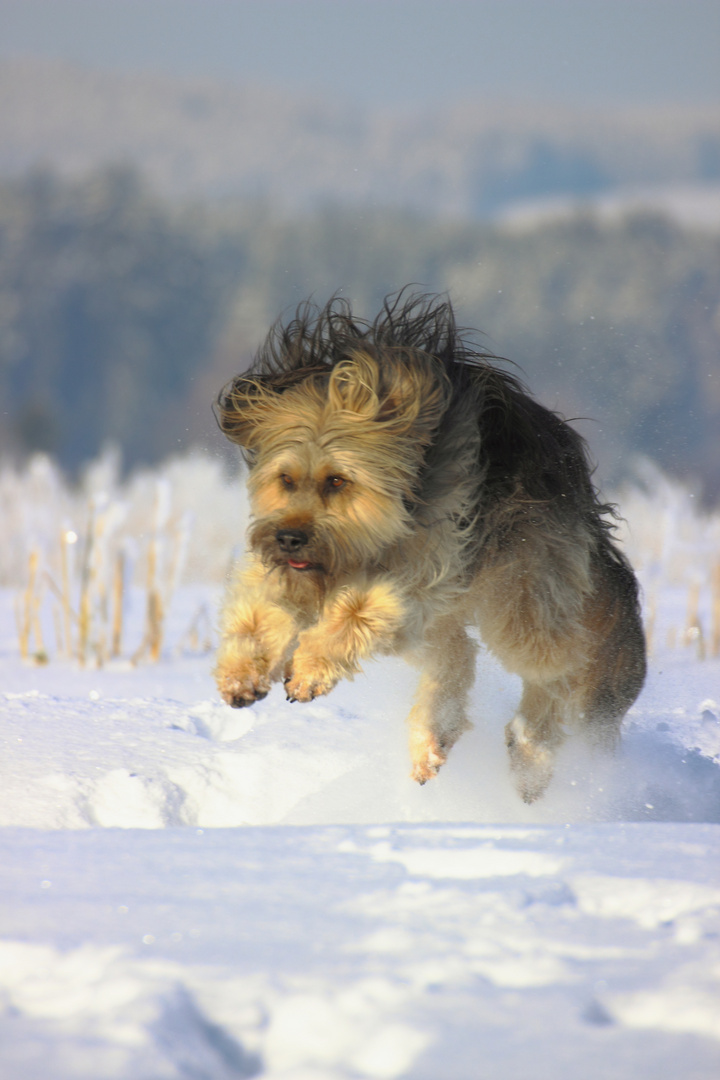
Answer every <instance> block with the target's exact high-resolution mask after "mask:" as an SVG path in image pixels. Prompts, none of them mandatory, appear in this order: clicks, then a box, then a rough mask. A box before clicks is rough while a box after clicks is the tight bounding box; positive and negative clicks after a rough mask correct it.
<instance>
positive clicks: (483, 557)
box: [215, 290, 645, 803]
mask: <svg viewBox="0 0 720 1080" xmlns="http://www.w3.org/2000/svg"><path fill="white" fill-rule="evenodd" d="M216 416H217V419H218V422H219V425H220V427H221V429H222V431H223V432H224V433H225V434H226V435H227V436H228V437H229V438H230V439H231V440H232V441H233V442H234V443H237V444H238V445H239V446H240V447H241V448H242V450H243V452H244V456H245V459H246V461H247V463H248V466H249V475H248V487H249V493H250V502H251V508H252V515H253V521H252V524H251V527H250V530H249V549H250V555H249V558H248V561H247V563H246V564H245V566H244V567H243V568H242V569H241V570H240V571H239V572H238V574H237V575H236V577H235V578H234V581H233V583H232V585H231V586H230V589H229V592H228V595H227V598H226V601H225V604H224V607H223V610H222V612H221V642H220V646H219V650H218V655H217V665H216V669H215V677H216V679H217V684H218V687H219V691H220V694H221V695H222V697H223V699H224V700H225V701H226V702H227V703H228V704H229V705H232V706H234V707H235V708H240V707H243V706H247V705H252V704H253V703H254V702H256V701H259V700H261V699H262V698H264V697H265V696H266V694H267V693H268V691H269V690H270V687H271V684H272V683H273V682H276V681H280V680H281V679H282V680H283V681H284V684H285V690H286V693H287V698H288V700H289V701H300V702H308V701H312V700H313V698H315V697H317V696H318V695H320V694H328V693H329V692H330V691H331V690H332V689H333V687H334V686H335V685H336V684H337V683H338V681H339V680H340V679H345V678H352V677H353V675H354V674H355V673H356V672H359V671H360V669H361V664H362V662H363V660H365V659H367V658H369V657H371V656H375V655H382V654H385V655H387V654H392V655H400V656H402V657H404V658H406V659H407V660H409V661H410V662H411V663H414V664H416V665H418V666H419V667H420V669H421V675H420V681H419V687H418V691H417V696H416V699H415V703H414V705H413V707H412V710H411V712H410V715H409V735H410V757H411V762H412V772H411V776H412V777H413V778H414V779H415V780H417V781H418V782H419V783H420V784H424V783H425V782H426V781H428V780H430V779H431V778H432V777H434V776H435V775H436V774H437V772H438V770H439V769H440V767H441V766H442V765H443V764H444V762H445V761H446V759H447V755H448V752H449V750H450V748H451V747H452V746H453V744H454V743H455V742H456V741H457V739H458V738H459V736H460V735H461V734H462V733H463V731H465V730H467V729H468V728H469V727H470V723H469V721H468V718H467V698H468V694H469V691H470V688H471V686H472V684H473V681H474V673H475V655H476V649H477V644H476V641H475V639H474V638H473V637H471V636H470V635H469V634H468V628H469V627H475V628H476V629H477V631H478V633H479V637H480V640H481V641H482V643H483V644H484V646H485V647H486V648H487V649H489V650H490V651H491V652H492V653H493V654H494V655H495V656H496V657H497V658H498V659H499V661H500V662H501V663H502V664H503V665H504V667H505V668H506V669H507V670H508V671H511V672H514V673H516V674H517V675H519V676H520V677H521V678H522V681H523V692H522V699H521V701H520V705H519V708H518V710H517V713H516V715H515V716H514V717H513V718H512V719H510V720H509V723H508V724H507V727H506V729H505V734H506V743H507V749H508V752H509V759H510V767H511V770H512V773H513V774H514V779H515V783H516V786H517V789H518V791H519V794H520V796H521V797H522V798H523V799H524V800H525V801H526V802H528V803H530V802H533V801H534V800H535V799H537V798H538V797H539V796H541V795H542V794H543V793H544V791H545V789H546V788H547V785H548V783H549V782H550V779H551V776H552V771H553V759H554V755H555V752H556V750H557V748H558V747H559V746H560V744H561V743H562V741H563V739H564V736H565V729H566V727H573V726H574V727H579V728H581V729H584V730H585V732H587V733H589V734H591V735H593V736H594V738H595V741H596V742H598V743H601V744H604V745H612V744H614V742H615V740H616V738H617V736H618V735H619V731H620V725H621V722H622V719H623V716H624V715H625V713H626V711H627V710H628V708H629V707H630V705H631V704H632V703H633V701H634V700H635V699H636V697H637V695H638V693H639V692H640V689H641V687H642V685H643V682H644V678H645V643H644V637H643V631H642V625H641V620H640V612H639V602H638V586H637V582H636V579H635V575H634V573H633V571H632V569H631V567H630V565H629V563H628V561H627V559H626V558H625V556H624V555H623V554H622V552H621V551H620V550H619V548H618V547H617V546H616V544H615V543H614V541H613V538H612V530H613V524H612V518H613V517H614V508H613V507H612V506H611V505H609V504H603V503H602V502H601V501H600V496H599V494H598V492H597V491H596V489H595V487H594V485H593V483H592V479H591V474H592V470H591V467H590V464H589V458H588V452H587V448H586V446H585V443H584V441H583V439H582V438H581V437H580V435H578V434H577V432H575V431H574V430H573V429H572V428H571V427H570V426H569V425H568V424H567V423H566V422H565V421H564V420H563V419H561V418H560V417H559V416H558V415H557V414H555V413H553V412H551V411H550V410H549V409H547V408H545V407H544V406H542V405H541V404H539V403H538V402H537V401H535V400H534V399H533V398H532V397H531V396H530V395H529V394H528V393H527V391H526V390H525V388H524V386H523V384H522V383H521V382H520V380H519V379H518V378H517V377H516V376H515V375H514V374H511V373H510V372H509V371H507V370H506V369H505V368H504V367H502V366H501V361H500V360H499V358H497V357H495V356H492V355H491V354H489V353H487V352H485V351H483V350H482V349H479V348H477V347H474V346H473V344H472V337H470V336H468V334H467V333H466V332H464V331H463V332H461V331H460V330H459V329H458V328H457V326H456V322H455V317H454V313H453V310H452V306H451V304H450V302H449V301H448V300H446V299H444V298H442V297H433V296H430V297H426V296H421V295H416V294H412V293H408V292H407V291H406V290H403V291H401V292H400V293H399V294H394V295H393V296H391V297H389V298H387V299H386V300H385V302H384V304H383V308H382V310H381V312H380V314H379V315H378V317H377V318H376V319H375V320H374V321H372V322H368V321H365V320H362V319H358V318H356V317H355V316H354V314H353V312H352V310H351V307H350V305H349V303H348V302H347V301H346V300H344V299H342V298H340V297H338V296H335V297H333V299H332V300H331V301H330V302H329V303H328V304H327V305H326V306H325V307H324V308H322V309H319V308H317V307H316V306H315V305H313V304H312V303H310V302H307V303H305V304H303V305H301V306H300V307H299V308H298V309H297V311H296V312H295V315H294V317H293V318H292V319H291V320H290V321H289V322H288V323H287V325H283V324H282V323H281V322H278V323H276V324H275V325H274V327H273V328H272V329H271V331H270V334H269V336H268V338H267V340H266V342H265V344H264V346H263V347H262V348H261V349H260V351H259V353H258V355H257V356H256V358H255V360H254V362H253V364H252V366H251V367H250V369H249V370H248V371H247V372H245V373H244V374H242V375H239V376H238V377H237V378H235V379H234V380H233V381H232V382H231V383H229V384H228V385H227V386H226V387H225V388H224V389H223V390H222V391H221V393H220V395H219V397H218V400H217V403H216Z"/></svg>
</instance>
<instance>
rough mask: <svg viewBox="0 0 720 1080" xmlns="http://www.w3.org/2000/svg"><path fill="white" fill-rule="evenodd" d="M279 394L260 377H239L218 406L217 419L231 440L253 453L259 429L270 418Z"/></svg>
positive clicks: (221, 397)
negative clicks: (255, 437)
mask: <svg viewBox="0 0 720 1080" xmlns="http://www.w3.org/2000/svg"><path fill="white" fill-rule="evenodd" d="M276 399H277V392H276V390H275V389H274V388H273V386H272V385H271V384H270V383H269V382H268V381H266V380H263V379H262V378H259V377H257V376H247V377H246V376H243V375H238V376H237V377H236V378H235V379H233V380H232V382H229V383H228V384H227V386H225V387H223V389H222V390H221V391H220V395H219V396H218V399H217V401H216V403H215V409H214V412H215V418H216V420H217V422H218V426H219V428H220V430H221V431H222V432H223V434H224V435H227V437H228V439H230V440H231V441H232V442H234V443H237V444H238V446H242V447H243V449H246V450H251V449H252V448H253V444H254V442H255V439H254V436H255V433H256V432H257V429H258V428H259V427H260V426H261V424H262V423H263V421H265V420H266V419H267V417H268V414H269V412H270V409H271V408H272V404H273V402H274V401H276Z"/></svg>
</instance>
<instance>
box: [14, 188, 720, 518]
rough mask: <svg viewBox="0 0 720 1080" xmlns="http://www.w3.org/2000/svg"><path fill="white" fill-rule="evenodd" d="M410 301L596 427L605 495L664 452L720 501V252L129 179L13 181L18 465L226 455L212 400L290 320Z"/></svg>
mask: <svg viewBox="0 0 720 1080" xmlns="http://www.w3.org/2000/svg"><path fill="white" fill-rule="evenodd" d="M407 283H416V284H417V286H418V288H419V289H421V290H428V291H445V290H447V291H449V293H450V295H451V297H452V299H453V301H454V303H455V306H456V310H457V313H458V316H459V319H460V321H461V322H462V323H464V324H466V325H469V326H477V327H480V328H481V329H482V330H483V331H484V333H485V335H487V336H485V337H482V336H479V337H478V339H477V340H478V341H479V343H480V344H482V345H483V346H484V347H486V348H488V349H490V351H492V352H496V353H499V354H501V355H502V356H506V357H509V358H510V359H511V360H512V361H514V362H516V363H517V364H519V365H520V367H521V369H522V373H523V375H524V378H525V381H526V382H527V383H528V384H529V386H530V387H531V389H532V390H533V391H534V392H535V393H537V394H538V395H539V396H540V397H541V398H542V399H543V400H544V401H545V402H546V403H547V404H549V405H550V406H551V407H554V408H558V409H559V410H560V411H561V412H563V413H564V414H565V415H568V416H570V417H573V418H574V417H585V418H588V417H592V418H594V421H593V422H592V423H589V422H584V421H580V422H579V426H580V427H581V429H582V430H583V433H584V434H585V435H586V436H587V437H588V439H589V441H590V443H591V447H592V449H593V451H594V454H595V456H596V458H598V459H599V461H600V464H601V474H602V475H603V476H604V477H606V478H610V479H615V478H617V476H618V475H619V474H620V473H622V471H623V468H624V467H626V466H627V462H628V459H629V457H630V456H631V455H632V454H633V453H644V454H647V455H649V456H651V457H653V458H654V459H655V460H656V461H657V462H658V463H659V464H660V465H662V467H663V468H664V469H666V470H667V471H668V472H670V473H671V474H673V475H676V476H679V477H683V478H690V477H692V478H697V479H699V480H700V481H702V483H703V485H704V490H705V494H706V496H707V498H708V499H711V500H716V499H717V498H718V497H720V236H718V235H703V234H702V233H700V232H698V231H690V230H687V229H683V228H680V227H679V226H676V225H673V224H672V223H671V222H670V221H668V220H665V219H662V218H659V217H649V216H635V217H630V218H626V219H623V220H618V221H616V222H614V223H613V222H608V221H600V220H598V219H596V218H593V217H591V216H577V217H574V218H567V219H565V220H562V221H555V222H546V223H544V224H538V225H536V226H535V227H533V228H526V229H524V230H522V231H521V230H518V229H516V230H510V229H508V228H504V229H503V228H497V227H495V228H493V227H491V226H488V225H483V224H478V223H473V224H468V223H464V222H460V221H440V220H432V219H427V218H421V217H419V216H417V215H413V214H411V213H404V212H402V211H399V210H395V209H386V210H382V209H377V208H372V207H366V208H360V209H358V208H354V209H351V208H345V207H339V206H326V207H323V208H318V209H317V210H316V211H315V212H313V213H312V214H307V215H304V216H296V217H282V216H280V215H278V214H277V213H276V212H275V210H274V208H273V206H271V205H269V204H267V203H263V202H262V201H261V200H260V201H255V202H252V203H249V202H244V203H226V204H224V205H223V204H218V203H215V204H210V203H205V204H196V205H183V206H178V205H177V204H176V203H169V202H165V201H163V200H162V199H160V198H158V197H157V196H155V195H154V194H153V193H152V192H150V191H149V190H148V189H147V188H146V187H145V185H144V184H143V182H142V180H141V179H140V177H139V176H138V175H137V174H136V173H134V172H132V171H129V170H127V169H124V168H112V169H106V170H103V171H102V172H98V173H96V174H93V175H92V176H89V177H87V178H86V179H85V180H83V181H78V182H67V181H61V180H59V179H58V178H57V177H56V176H54V175H52V174H50V173H35V174H33V175H30V176H28V177H26V178H24V179H23V180H18V181H6V182H2V183H0V401H1V402H2V404H1V406H0V409H1V411H2V425H1V426H0V448H1V449H2V450H4V451H5V452H8V453H13V454H16V455H18V456H20V455H24V454H26V453H28V452H31V451H33V450H36V449H42V450H46V451H48V452H51V453H52V454H54V455H55V456H56V457H57V458H58V459H59V461H60V462H61V463H62V464H63V465H64V466H65V467H66V468H67V469H68V470H70V471H73V470H76V469H77V468H78V467H79V466H80V465H81V464H82V463H83V462H84V461H85V460H87V459H88V458H89V457H91V456H93V455H95V454H96V453H97V452H98V450H99V449H100V448H101V447H102V445H103V444H105V443H108V442H112V443H116V444H118V445H119V446H120V447H121V448H122V451H123V454H124V459H125V462H126V464H127V465H128V466H133V465H135V464H138V463H144V462H154V461H156V460H158V459H159V458H161V457H164V456H166V455H167V454H169V453H172V452H173V451H176V450H179V449H183V448H187V447H188V446H189V445H192V444H197V445H203V446H207V445H210V444H211V442H213V440H214V439H215V438H216V435H215V428H214V422H213V419H212V416H211V412H210V404H211V402H212V400H213V399H214V397H215V395H216V394H217V392H218V390H219V389H220V387H221V385H222V384H223V383H224V382H225V381H226V380H227V379H228V378H230V377H231V376H232V375H233V374H234V373H236V372H237V371H239V370H241V369H242V368H243V367H244V366H246V364H247V363H248V362H249V360H250V358H251V356H252V352H253V350H254V348H255V347H256V346H257V344H258V343H259V341H260V340H261V339H262V337H263V336H264V334H265V332H266V330H267V327H268V325H269V324H270V322H272V321H273V320H274V319H275V318H276V317H277V316H278V315H279V314H280V313H281V312H283V311H285V312H287V310H288V309H292V308H293V307H294V306H295V305H296V304H297V303H298V302H300V301H301V300H303V299H305V298H306V297H308V296H310V295H312V296H314V297H315V298H316V299H317V301H318V302H319V303H323V302H324V301H325V300H326V299H327V298H328V296H329V295H330V294H331V293H334V292H336V291H341V292H342V293H343V295H346V296H348V297H349V298H350V299H351V300H352V301H353V304H354V306H355V309H356V310H357V311H358V313H359V314H361V315H365V316H369V317H372V316H373V315H374V314H375V312H376V310H377V308H378V306H379V304H380V303H381V301H382V298H383V297H384V296H385V295H386V294H387V293H389V292H392V291H394V290H396V289H398V288H400V287H401V286H403V285H405V284H407ZM216 445H219V441H218V443H217V444H216Z"/></svg>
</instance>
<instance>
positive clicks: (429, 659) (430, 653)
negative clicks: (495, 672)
mask: <svg viewBox="0 0 720 1080" xmlns="http://www.w3.org/2000/svg"><path fill="white" fill-rule="evenodd" d="M476 652H477V646H476V645H475V643H474V642H473V641H472V640H471V639H470V638H469V637H468V635H467V633H466V631H465V628H464V626H463V625H461V624H458V623H457V622H456V621H454V620H452V621H451V620H449V619H445V620H442V621H439V622H438V623H436V625H435V626H434V627H433V630H432V631H431V632H430V633H429V634H428V635H427V636H426V639H425V644H424V647H423V652H422V674H421V676H420V682H419V684H418V689H417V693H416V696H415V704H414V705H413V707H412V709H411V711H410V715H409V717H408V724H409V727H410V760H411V762H412V770H411V772H410V775H411V777H412V778H413V780H417V781H418V783H420V784H424V783H425V782H426V781H427V780H430V779H432V777H433V776H436V775H437V772H438V769H439V768H440V766H441V765H444V764H445V761H446V760H447V755H448V752H449V750H450V748H451V747H452V746H453V744H454V743H456V742H457V740H458V739H459V738H460V736H461V735H462V733H463V731H467V729H468V728H469V727H470V726H471V725H470V722H469V721H468V719H467V714H466V706H467V696H468V692H469V690H470V688H471V686H472V684H473V681H474V678H475V654H476Z"/></svg>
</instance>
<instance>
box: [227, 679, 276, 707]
mask: <svg viewBox="0 0 720 1080" xmlns="http://www.w3.org/2000/svg"><path fill="white" fill-rule="evenodd" d="M217 684H218V690H219V691H220V696H221V697H222V699H223V701H225V702H226V703H227V704H228V705H232V707H233V709H242V708H243V707H244V706H246V705H253V704H254V703H255V702H256V701H262V699H263V698H264V697H267V695H268V694H269V692H270V679H269V678H268V677H267V675H265V674H263V673H261V672H259V671H256V670H246V671H235V672H233V673H232V674H228V675H223V674H219V673H218V675H217Z"/></svg>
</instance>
